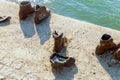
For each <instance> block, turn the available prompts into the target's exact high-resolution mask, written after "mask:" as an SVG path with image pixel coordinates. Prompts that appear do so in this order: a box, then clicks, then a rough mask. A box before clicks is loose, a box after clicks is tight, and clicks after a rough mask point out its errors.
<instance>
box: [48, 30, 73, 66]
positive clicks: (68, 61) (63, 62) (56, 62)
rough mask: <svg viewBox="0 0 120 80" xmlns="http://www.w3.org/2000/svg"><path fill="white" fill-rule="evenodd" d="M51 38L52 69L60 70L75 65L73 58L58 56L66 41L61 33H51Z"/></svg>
mask: <svg viewBox="0 0 120 80" xmlns="http://www.w3.org/2000/svg"><path fill="white" fill-rule="evenodd" d="M52 36H53V38H54V48H53V54H52V55H51V57H50V62H51V65H52V67H53V68H62V67H70V66H73V65H74V64H75V59H74V58H73V57H65V56H62V55H60V54H58V53H59V52H60V51H61V50H62V49H63V48H66V44H67V41H68V39H67V38H66V37H65V36H63V33H61V34H60V35H59V34H58V33H57V32H56V31H54V32H53V34H52Z"/></svg>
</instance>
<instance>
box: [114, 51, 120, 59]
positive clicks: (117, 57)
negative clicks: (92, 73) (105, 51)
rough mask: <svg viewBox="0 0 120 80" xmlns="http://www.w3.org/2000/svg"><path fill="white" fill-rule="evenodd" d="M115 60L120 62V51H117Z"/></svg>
mask: <svg viewBox="0 0 120 80" xmlns="http://www.w3.org/2000/svg"><path fill="white" fill-rule="evenodd" d="M115 59H116V60H118V61H120V49H118V50H117V51H116V54H115Z"/></svg>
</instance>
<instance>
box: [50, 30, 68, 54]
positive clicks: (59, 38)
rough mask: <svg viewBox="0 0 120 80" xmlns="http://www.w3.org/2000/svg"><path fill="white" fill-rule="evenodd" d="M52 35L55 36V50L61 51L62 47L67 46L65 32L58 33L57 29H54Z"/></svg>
mask: <svg viewBox="0 0 120 80" xmlns="http://www.w3.org/2000/svg"><path fill="white" fill-rule="evenodd" d="M52 35H53V38H54V48H53V52H56V53H59V52H60V51H61V49H62V48H65V45H66V43H67V38H66V37H63V33H61V34H60V35H58V33H57V32H56V31H54V32H53V34H52Z"/></svg>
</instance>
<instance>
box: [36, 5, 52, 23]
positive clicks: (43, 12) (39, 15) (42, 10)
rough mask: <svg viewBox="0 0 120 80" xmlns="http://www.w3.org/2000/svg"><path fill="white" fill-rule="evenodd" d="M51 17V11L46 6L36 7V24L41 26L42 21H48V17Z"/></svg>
mask: <svg viewBox="0 0 120 80" xmlns="http://www.w3.org/2000/svg"><path fill="white" fill-rule="evenodd" d="M49 16H50V10H48V9H47V8H46V7H45V6H39V5H37V6H36V11H35V18H34V21H35V24H39V23H40V22H41V21H43V20H44V19H46V18H47V17H49Z"/></svg>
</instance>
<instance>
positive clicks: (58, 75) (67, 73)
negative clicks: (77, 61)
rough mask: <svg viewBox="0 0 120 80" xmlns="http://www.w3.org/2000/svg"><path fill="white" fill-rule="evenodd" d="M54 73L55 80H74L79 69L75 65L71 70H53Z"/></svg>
mask: <svg viewBox="0 0 120 80" xmlns="http://www.w3.org/2000/svg"><path fill="white" fill-rule="evenodd" d="M52 72H53V74H54V76H55V79H54V80H74V75H75V74H77V73H78V68H77V66H76V65H74V66H71V67H69V68H66V67H64V68H63V69H62V70H61V69H60V71H58V70H56V69H52Z"/></svg>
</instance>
